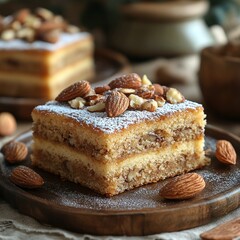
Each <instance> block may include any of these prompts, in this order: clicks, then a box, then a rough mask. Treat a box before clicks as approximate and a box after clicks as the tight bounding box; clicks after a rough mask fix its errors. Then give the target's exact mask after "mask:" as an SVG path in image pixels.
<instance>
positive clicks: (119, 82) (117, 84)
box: [109, 73, 142, 89]
mask: <svg viewBox="0 0 240 240" xmlns="http://www.w3.org/2000/svg"><path fill="white" fill-rule="evenodd" d="M141 85H142V80H141V78H140V77H139V75H138V74H136V73H130V74H127V75H123V76H121V77H118V78H116V79H115V80H113V81H111V82H110V83H109V86H110V88H111V89H114V88H133V89H136V88H139V87H141Z"/></svg>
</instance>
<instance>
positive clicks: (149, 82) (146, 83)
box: [142, 75, 152, 85]
mask: <svg viewBox="0 0 240 240" xmlns="http://www.w3.org/2000/svg"><path fill="white" fill-rule="evenodd" d="M142 85H152V82H151V81H150V80H149V79H148V77H147V75H143V77H142Z"/></svg>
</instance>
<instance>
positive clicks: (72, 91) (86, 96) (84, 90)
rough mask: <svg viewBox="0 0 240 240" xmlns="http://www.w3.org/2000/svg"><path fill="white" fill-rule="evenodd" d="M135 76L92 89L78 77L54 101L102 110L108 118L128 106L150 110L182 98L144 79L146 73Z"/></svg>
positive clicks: (175, 92) (175, 90) (172, 89)
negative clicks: (140, 78)
mask: <svg viewBox="0 0 240 240" xmlns="http://www.w3.org/2000/svg"><path fill="white" fill-rule="evenodd" d="M137 76H138V75H137V74H129V75H124V76H123V77H119V78H117V79H114V80H113V81H112V82H111V86H110V85H103V86H99V87H95V88H94V89H93V88H92V87H91V86H90V83H89V82H87V81H85V80H81V81H79V82H78V83H75V84H72V85H70V86H69V87H67V88H66V89H64V90H63V91H62V92H61V93H60V94H59V95H58V96H57V97H56V98H55V100H56V101H59V102H68V103H69V105H70V106H71V107H72V108H76V109H82V108H86V109H87V110H88V111H90V112H103V111H105V112H106V113H107V116H108V117H117V116H119V115H121V114H122V113H124V112H125V111H127V110H128V109H129V110H130V111H131V110H138V111H143V110H146V111H149V112H154V111H156V110H157V108H158V107H163V106H164V104H165V103H166V102H169V103H171V104H177V103H181V102H183V101H184V100H185V98H184V97H183V95H182V94H181V93H180V92H179V91H178V90H177V89H175V88H168V87H165V86H161V85H159V84H150V81H149V82H148V81H147V80H146V79H148V78H147V76H146V75H144V77H143V80H144V81H143V82H139V79H138V77H137ZM118 81H119V82H118ZM126 86H127V87H126ZM129 86H132V87H133V88H131V87H129Z"/></svg>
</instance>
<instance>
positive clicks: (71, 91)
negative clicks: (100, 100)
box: [55, 80, 91, 102]
mask: <svg viewBox="0 0 240 240" xmlns="http://www.w3.org/2000/svg"><path fill="white" fill-rule="evenodd" d="M90 90H91V86H90V84H89V82H88V81H85V80H81V81H79V82H76V83H74V84H72V85H70V86H69V87H67V88H65V89H64V90H63V91H62V92H60V93H59V95H58V96H57V97H56V98H55V100H56V101H58V102H65V101H70V100H73V99H74V98H77V97H85V96H86V95H87V94H88V93H89V92H90Z"/></svg>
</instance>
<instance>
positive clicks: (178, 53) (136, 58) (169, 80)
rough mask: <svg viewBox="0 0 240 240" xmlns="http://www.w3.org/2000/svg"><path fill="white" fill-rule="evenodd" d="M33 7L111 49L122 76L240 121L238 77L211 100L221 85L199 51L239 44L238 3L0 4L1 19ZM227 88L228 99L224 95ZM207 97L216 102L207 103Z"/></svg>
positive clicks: (80, 0)
mask: <svg viewBox="0 0 240 240" xmlns="http://www.w3.org/2000/svg"><path fill="white" fill-rule="evenodd" d="M36 7H44V8H47V9H49V10H51V11H53V12H54V13H56V14H60V15H62V16H64V17H65V18H66V19H67V20H68V21H69V22H70V23H71V24H74V25H77V26H79V27H80V28H81V29H82V30H86V31H89V32H90V33H92V35H93V36H94V41H95V48H96V49H110V50H112V51H114V52H115V53H116V54H118V55H117V56H118V57H119V56H121V57H120V59H121V60H119V61H120V63H121V64H124V65H126V64H127V65H128V66H127V68H125V71H126V69H127V71H129V72H130V71H132V72H137V73H138V74H140V75H143V74H147V75H148V77H149V78H150V79H151V80H152V81H153V82H158V83H160V84H162V85H167V86H169V85H171V86H174V87H175V86H176V87H177V88H178V89H180V90H181V91H182V92H183V94H184V95H185V96H186V98H188V99H190V100H194V101H197V102H201V103H203V104H204V105H205V107H206V109H207V110H208V108H209V109H210V111H209V112H210V113H209V118H210V119H211V114H212V111H211V110H213V113H214V114H215V113H216V114H220V116H223V119H225V118H226V119H228V118H229V119H236V118H237V120H239V119H240V110H239V109H238V108H237V109H236V107H235V106H236V102H237V104H239V103H240V98H239V96H235V95H239V94H238V93H236V91H237V92H239V90H240V79H239V76H238V75H240V74H238V72H237V73H236V74H237V75H236V77H235V76H234V77H233V78H234V81H232V80H228V79H226V81H228V83H226V84H228V85H229V83H230V85H231V86H230V87H229V86H227V87H226V86H225V85H224V84H222V85H221V86H220V87H219V88H216V89H218V92H217V94H218V95H214V94H212V92H213V90H214V89H213V87H212V86H214V87H215V86H216V85H217V84H218V82H219V81H218V80H216V82H214V76H213V75H211V74H210V73H209V72H211V69H210V70H208V69H206V68H204V70H202V68H201V61H202V57H201V53H202V50H203V49H205V48H207V47H209V46H213V47H218V46H224V45H227V44H229V42H234V43H236V42H238V39H239V36H240V0H158V1H157V0H155V1H154V0H152V1H151V0H145V1H144V0H114V1H109V0H68V1H62V0H41V1H40V0H31V1H29V0H21V1H18V0H0V15H3V16H7V15H9V14H11V13H13V12H15V11H17V10H18V9H21V8H30V9H35V8H36ZM238 52H240V51H238ZM217 55H218V56H219V54H217ZM230 55H231V54H230ZM233 55H234V54H233ZM235 57H236V54H235ZM218 58H219V57H218ZM220 58H222V57H220ZM235 60H236V59H235ZM235 60H234V61H235ZM98 64H99V61H98ZM100 64H101V63H100ZM214 64H215V63H214ZM235 64H236V61H235ZM124 67H126V66H124ZM105 68H106V66H105ZM221 68H222V67H221ZM216 69H218V66H217V65H216ZM105 70H106V69H105ZM98 71H99V70H98ZM98 71H97V74H98ZM201 71H204V77H202V78H204V79H201V76H203V74H199V72H200V73H201ZM219 71H220V72H221V70H219ZM224 71H225V70H224ZM234 71H235V70H234ZM110 72H111V71H110V70H109V73H110ZM226 72H228V70H226ZM99 74H100V73H99ZM109 75H111V74H109ZM220 75H221V74H220ZM106 77H111V76H106ZM208 78H211V79H213V82H212V86H210V85H209V84H208V83H207V84H205V82H204V81H205V79H208ZM207 81H210V80H207ZM203 88H204V89H203ZM226 88H228V89H229V91H228V92H229V93H228V97H229V96H231V98H230V100H229V99H227V98H226V97H227V95H226V96H225V95H224V91H225V90H226ZM232 89H234V90H233V93H232V92H231V91H232ZM209 92H210V93H211V95H210V98H211V99H214V103H213V101H211V100H209ZM206 93H208V94H206ZM220 95H221V96H222V97H221V99H222V100H221V101H222V102H220V100H219V102H217V104H218V107H216V105H215V102H216V101H215V100H216V98H217V99H218V96H220ZM231 100H233V102H234V103H235V106H234V108H233V109H231V107H230V109H231V110H229V109H228V111H227V113H226V112H225V111H221V110H222V109H223V107H221V106H222V104H223V103H225V102H229V101H230V102H231ZM229 105H231V104H229ZM219 106H220V107H219ZM224 108H225V109H226V108H228V107H227V106H225V107H224ZM219 109H220V111H219ZM229 112H230V114H229ZM231 113H234V114H231ZM239 135H240V134H239Z"/></svg>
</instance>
